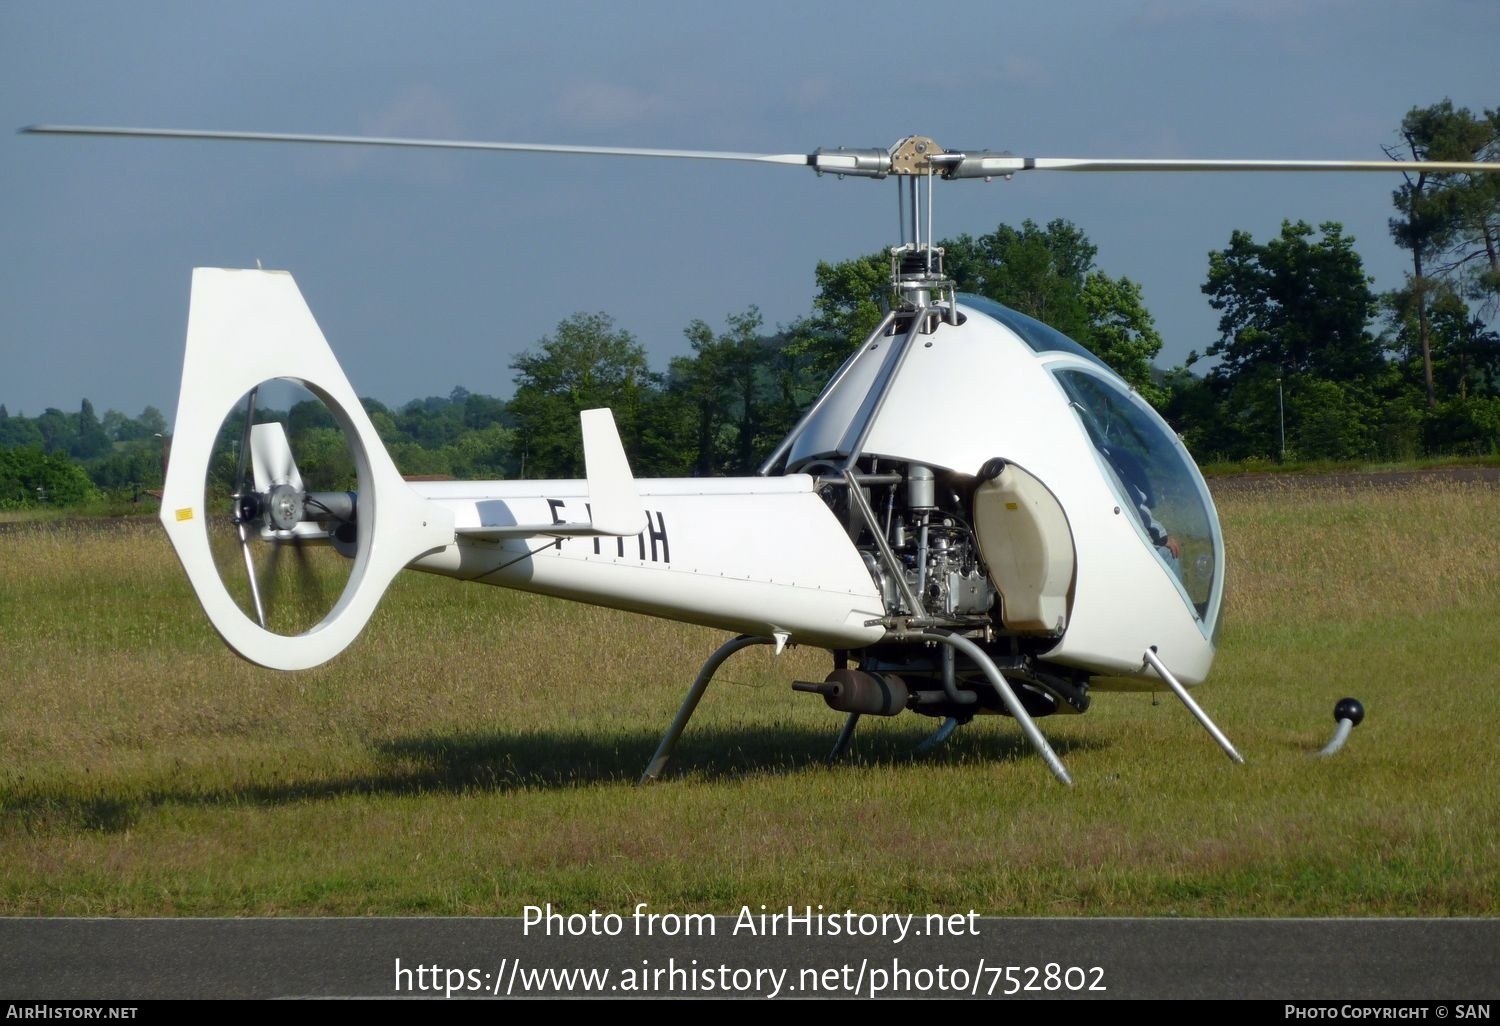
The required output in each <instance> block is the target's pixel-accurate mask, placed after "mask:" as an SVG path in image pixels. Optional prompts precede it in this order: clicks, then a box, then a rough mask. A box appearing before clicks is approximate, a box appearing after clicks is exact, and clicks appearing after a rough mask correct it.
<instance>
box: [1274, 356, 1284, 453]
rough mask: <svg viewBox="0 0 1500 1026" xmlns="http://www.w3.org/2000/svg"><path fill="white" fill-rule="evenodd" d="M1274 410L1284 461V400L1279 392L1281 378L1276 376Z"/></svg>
mask: <svg viewBox="0 0 1500 1026" xmlns="http://www.w3.org/2000/svg"><path fill="white" fill-rule="evenodd" d="M1276 412H1277V414H1278V417H1279V419H1280V422H1281V462H1282V463H1285V462H1286V400H1285V399H1284V398H1282V394H1281V378H1280V376H1278V377H1277V378H1276Z"/></svg>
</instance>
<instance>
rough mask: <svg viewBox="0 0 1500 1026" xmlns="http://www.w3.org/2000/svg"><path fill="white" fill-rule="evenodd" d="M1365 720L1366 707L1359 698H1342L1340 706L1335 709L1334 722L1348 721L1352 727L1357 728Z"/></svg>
mask: <svg viewBox="0 0 1500 1026" xmlns="http://www.w3.org/2000/svg"><path fill="white" fill-rule="evenodd" d="M1364 718H1365V707H1364V706H1363V705H1361V704H1360V702H1359V699H1357V698H1341V699H1339V704H1338V705H1336V706H1334V707H1333V719H1334V722H1335V723H1336V722H1338V721H1339V720H1348V721H1349V724H1350V726H1354V727H1357V726H1359V724H1360V721H1361V720H1363V719H1364Z"/></svg>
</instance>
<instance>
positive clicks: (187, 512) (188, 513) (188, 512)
mask: <svg viewBox="0 0 1500 1026" xmlns="http://www.w3.org/2000/svg"><path fill="white" fill-rule="evenodd" d="M191 519H193V507H191V506H185V507H183V508H182V509H180V510H178V511H177V522H178V523H181V522H182V521H184V520H191Z"/></svg>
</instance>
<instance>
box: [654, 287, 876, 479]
mask: <svg viewBox="0 0 1500 1026" xmlns="http://www.w3.org/2000/svg"><path fill="white" fill-rule="evenodd" d="M728 324H729V330H728V331H726V332H724V333H723V334H722V335H715V334H714V332H713V329H712V328H710V327H709V326H708V325H707V324H706V323H704V322H703V321H700V320H695V321H693V322H692V323H691V324H689V325H688V327H687V329H686V331H685V332H684V334H686V335H687V337H688V339H689V340H690V341H691V342H692V344H693V354H694V355H693V357H692V358H690V359H689V358H683V357H679V358H678V359H677V360H674V361H672V375H671V381H672V386H671V387H673V388H674V389H675V390H677V391H678V392H679V393H680V394H681V395H682V397H683V398H684V400H685V401H686V402H687V404H688V405H689V407H691V409H692V411H693V414H694V420H695V423H696V428H697V430H696V435H697V440H698V447H697V448H698V452H697V456H696V459H695V460H694V465H693V470H694V472H695V473H697V474H700V475H704V476H707V475H711V474H718V473H722V472H724V471H726V470H727V471H729V472H731V473H746V474H747V473H750V472H751V471H752V470H754V468H755V464H756V459H755V453H756V447H757V442H758V440H759V436H760V433H761V430H762V427H763V425H764V424H765V423H766V421H767V419H768V413H769V407H770V406H771V404H772V399H771V396H770V395H769V394H768V388H767V380H766V370H767V368H768V366H769V363H770V356H771V353H772V349H771V347H770V346H768V345H767V344H766V343H765V341H763V340H762V339H761V337H760V327H761V315H760V311H759V310H758V309H756V308H755V307H753V306H752V307H750V308H749V309H748V310H746V311H745V312H744V313H742V314H731V315H730V316H729V318H728ZM872 327H873V325H872Z"/></svg>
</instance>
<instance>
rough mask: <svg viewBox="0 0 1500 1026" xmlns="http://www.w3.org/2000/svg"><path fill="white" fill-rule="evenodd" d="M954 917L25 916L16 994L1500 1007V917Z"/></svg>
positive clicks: (10, 982)
mask: <svg viewBox="0 0 1500 1026" xmlns="http://www.w3.org/2000/svg"><path fill="white" fill-rule="evenodd" d="M781 907H782V908H784V907H785V906H781ZM751 908H752V909H753V910H754V911H755V913H756V914H758V909H759V906H751ZM776 910H777V909H774V908H773V909H772V911H776ZM651 911H657V910H651ZM661 911H665V910H661ZM733 911H737V910H733ZM796 911H797V914H798V915H800V914H801V912H802V908H801V907H799V908H798V909H797V910H796ZM827 911H830V912H833V913H835V915H836V916H837V917H838V918H839V921H841V922H845V921H846V920H844V918H843V917H844V913H843V910H835V909H830V910H827ZM859 911H860V910H855V912H856V913H858V912H859ZM944 919H945V927H944V929H943V931H942V932H943V935H942V936H938V935H936V934H937V933H938V930H937V929H936V928H935V927H926V926H925V925H924V918H923V917H922V916H920V915H919V916H917V917H915V920H914V921H912V922H911V924H910V925H911V928H912V929H911V932H909V933H908V934H907V935H906V936H905V937H904V938H903V939H901V940H899V941H898V940H897V939H896V934H895V928H894V924H891V925H889V926H887V927H885V928H880V927H878V926H877V924H878V922H879V917H878V916H870V917H868V918H867V919H864V920H862V921H861V920H847V922H850V923H855V922H862V924H863V927H862V928H867V931H866V932H867V934H868V935H864V936H852V935H850V934H851V932H852V931H851V930H847V929H846V930H845V931H841V935H839V936H828V935H826V929H825V930H824V931H817V930H810V929H809V928H808V927H807V926H805V925H794V926H793V935H791V936H787V935H786V932H785V929H786V928H785V926H782V927H781V929H780V931H779V935H777V936H767V935H765V934H763V933H761V932H760V930H758V929H757V930H755V931H754V932H750V931H747V930H746V929H745V927H744V922H745V921H744V919H742V918H738V917H734V916H729V915H726V916H719V917H716V918H715V920H714V921H713V923H712V934H713V935H712V936H695V937H691V938H684V937H681V936H679V937H676V938H664V937H661V936H660V935H657V936H651V937H646V936H638V935H637V929H638V924H637V921H636V920H633V918H632V917H631V916H630V915H629V914H626V915H625V916H624V917H623V918H622V920H621V921H620V923H619V927H620V932H619V934H618V935H617V936H605V935H603V931H604V930H607V929H609V924H608V923H607V922H601V923H600V924H599V925H598V926H587V927H584V928H583V933H584V935H583V936H576V937H562V936H557V935H556V934H557V933H559V932H561V931H562V929H563V926H562V924H561V923H559V925H558V927H557V928H556V929H555V930H554V931H553V934H554V935H553V936H546V935H545V933H544V931H543V927H542V926H540V925H533V926H532V927H531V930H530V933H529V934H528V933H527V931H526V928H525V927H524V925H523V921H522V920H521V919H516V918H509V919H217V920H215V919H179V920H169V919H8V920H0V1001H17V1000H27V999H29V1000H45V999H51V1000H58V999H96V1000H111V999H112V1000H137V999H141V1000H150V999H162V998H177V999H181V998H192V999H202V998H278V997H398V996H402V997H410V996H417V997H421V996H427V997H432V996H437V997H443V996H445V995H446V991H447V989H448V988H449V987H453V988H454V996H496V995H498V996H504V995H506V993H507V992H509V994H510V995H511V996H517V997H519V996H525V995H529V996H539V995H548V994H550V995H560V994H570V995H572V996H584V995H596V996H602V997H617V998H618V997H628V996H656V997H660V996H664V995H679V996H697V997H705V996H711V997H721V996H726V993H727V995H728V996H735V995H739V996H752V995H759V996H772V994H773V992H774V995H775V996H777V997H781V998H786V997H794V998H797V997H801V998H806V997H830V996H845V997H851V996H856V995H857V996H861V997H868V996H872V993H873V994H875V995H876V996H901V997H914V996H930V997H954V996H959V995H963V996H973V995H974V992H976V991H977V993H978V996H986V992H987V991H993V993H992V994H991V995H990V996H994V997H1002V996H1006V995H1005V991H1006V990H1007V989H1010V988H1013V987H1014V988H1017V989H1019V990H1020V992H1019V993H1018V994H1017V995H1015V996H1017V997H1027V998H1069V999H1081V998H1111V999H1119V998H1181V999H1218V998H1258V999H1274V1000H1278V1001H1280V1000H1298V999H1302V1000H1307V999H1316V1000H1328V1001H1350V1000H1365V1001H1370V1000H1408V1001H1444V1000H1447V1001H1491V1000H1493V999H1495V998H1496V997H1497V996H1500V919H1441V920H1433V919H1401V920H1389V919H1387V920H1337V919H1309V920H1269V919H1261V920H1255V919H1231V920H1205V919H1093V920H1090V919H1083V920H1079V919H983V918H976V919H968V918H967V917H958V918H957V920H951V919H947V918H946V917H944ZM815 921H816V922H820V923H826V922H828V921H827V920H815ZM661 922H663V921H659V923H658V926H657V930H658V931H660V930H661V929H662V928H663V927H662V926H661V925H660V923H661ZM575 923H577V924H578V925H582V924H581V923H578V921H575ZM737 925H738V926H739V927H740V929H739V931H738V932H736V926H737ZM955 927H956V928H955ZM698 932H700V933H707V932H709V930H708V929H707V928H706V927H705V926H704V925H703V924H700V926H699V931H698ZM810 932H812V933H818V932H823V933H824V935H821V936H818V935H815V936H808V934H809V933H810ZM919 934H923V935H919ZM398 960H399V961H398ZM695 960H696V961H695ZM1049 964H1055V967H1056V968H1055V971H1054V970H1052V969H1049ZM940 965H941V966H943V967H945V968H944V971H943V972H942V973H939V971H938V967H939V966H940ZM1008 967H1014V968H1015V971H1014V972H1010V973H1007V972H1006V969H1007V968H1008ZM1031 967H1035V969H1034V970H1033V969H1032V968H1031ZM578 968H585V969H596V970H604V969H607V970H609V972H610V974H611V975H610V976H609V977H607V978H605V979H603V980H599V979H596V985H595V986H592V987H585V986H584V985H582V984H581V982H580V981H578V980H576V979H575V980H572V981H571V985H570V986H562V987H560V986H558V985H557V981H556V978H555V977H554V978H553V979H552V980H551V981H550V982H551V985H550V986H549V985H548V981H547V980H545V979H544V980H541V981H539V982H536V985H535V986H534V987H532V986H528V985H527V984H528V981H531V980H533V979H534V978H533V977H532V975H531V974H534V973H537V972H544V971H546V970H549V969H550V970H558V969H578ZM674 969H675V970H677V974H676V975H675V976H673V975H672V970H674ZM658 970H659V971H660V974H659V975H657V976H656V977H654V979H651V982H650V983H648V985H647V986H646V988H645V989H644V990H643V991H642V992H641V993H640V995H637V993H636V992H635V991H633V990H631V989H630V987H631V985H632V981H636V982H642V981H641V977H640V976H635V975H633V974H648V977H647V978H648V979H650V977H649V974H651V973H654V972H656V971H658ZM757 970H759V972H758V973H757ZM403 971H404V972H403ZM782 971H784V972H782ZM903 971H904V972H905V974H906V975H904V976H903V975H902V973H903ZM777 973H782V975H780V976H779V977H778V976H777V975H776V974H777ZM518 981H519V982H520V984H521V987H520V989H517V982H518ZM1049 981H1050V986H1049ZM960 983H962V984H963V986H962V987H960V986H958V984H960ZM736 984H742V985H743V988H741V987H740V986H737V985H736ZM1027 984H1030V985H1031V986H1034V987H1035V988H1036V989H1034V990H1029V991H1028V990H1026V989H1023V988H1024V987H1025V986H1026V985H1027ZM877 986H878V987H879V988H881V989H879V990H877V989H876V988H877ZM1096 988H1103V989H1096ZM471 991H472V992H473V993H471Z"/></svg>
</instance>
